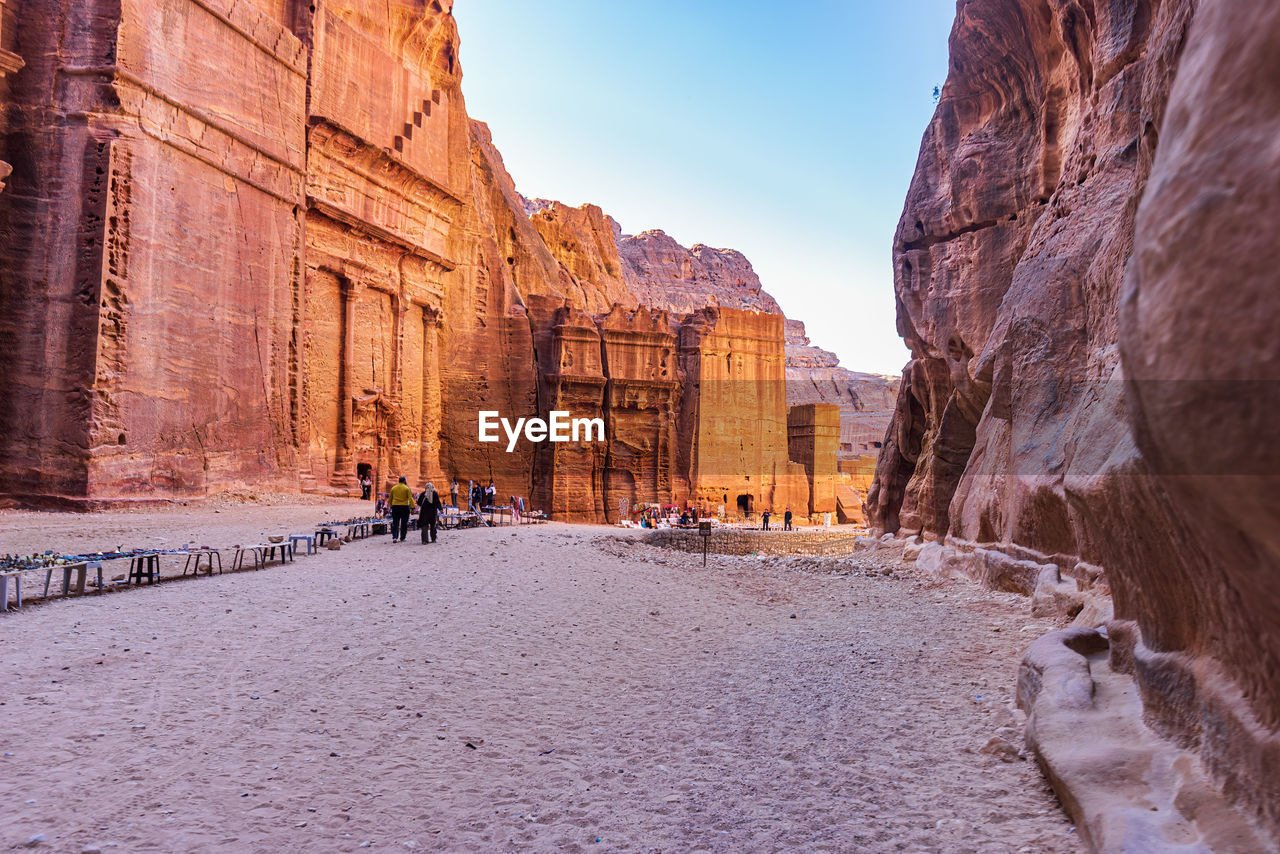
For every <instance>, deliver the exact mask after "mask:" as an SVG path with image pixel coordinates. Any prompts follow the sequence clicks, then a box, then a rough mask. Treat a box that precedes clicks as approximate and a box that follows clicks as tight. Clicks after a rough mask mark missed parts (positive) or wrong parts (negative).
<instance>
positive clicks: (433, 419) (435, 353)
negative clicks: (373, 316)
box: [418, 306, 448, 491]
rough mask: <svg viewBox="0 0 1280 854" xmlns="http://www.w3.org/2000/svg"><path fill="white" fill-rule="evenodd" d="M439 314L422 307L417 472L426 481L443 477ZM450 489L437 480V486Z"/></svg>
mask: <svg viewBox="0 0 1280 854" xmlns="http://www.w3.org/2000/svg"><path fill="white" fill-rule="evenodd" d="M442 325H443V324H442V322H441V319H440V313H439V312H438V311H436V310H435V309H432V308H430V307H428V306H423V307H422V433H421V440H420V444H419V461H418V471H419V472H420V474H421V477H422V478H423V480H430V479H434V478H436V477H443V473H442V472H441V471H440V418H441V413H440V410H441V401H440V327H441V326H442ZM442 488H443V489H445V490H446V491H447V490H448V487H447V485H446V484H442V483H437V484H436V489H437V490H440V489H442Z"/></svg>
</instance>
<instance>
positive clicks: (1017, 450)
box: [869, 0, 1280, 834]
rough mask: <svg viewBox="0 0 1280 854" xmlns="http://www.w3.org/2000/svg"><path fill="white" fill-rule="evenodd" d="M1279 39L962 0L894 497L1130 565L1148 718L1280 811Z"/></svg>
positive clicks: (921, 210) (935, 522)
mask: <svg viewBox="0 0 1280 854" xmlns="http://www.w3.org/2000/svg"><path fill="white" fill-rule="evenodd" d="M1277 45H1280V10H1277V8H1276V7H1275V6H1274V4H1269V3H1263V2H1245V3H1227V2H1223V0H1201V2H1199V3H1192V2H1188V0H1167V2H1163V3H1159V2H1152V0H1139V2H1135V3H1129V4H1110V5H1106V4H1103V5H1098V4H1093V5H1090V6H1081V5H1079V4H1076V3H1057V2H1045V0H974V2H969V3H965V4H962V5H961V6H960V8H959V10H958V12H957V19H956V24H955V28H954V30H953V32H952V39H951V70H950V75H949V77H948V80H947V83H946V85H945V86H944V88H943V91H942V97H941V101H940V103H939V105H938V109H937V112H936V114H935V116H934V119H933V122H932V123H931V125H930V127H929V129H928V131H927V132H926V134H925V138H924V142H923V144H922V146H921V152H920V159H919V163H918V167H917V171H916V174H915V178H914V180H913V182H912V185H911V189H910V192H909V194H908V198H907V203H906V208H905V211H904V213H903V217H902V220H901V222H900V225H899V228H898V234H897V238H896V242H895V247H894V258H895V266H896V271H895V289H896V292H897V298H898V327H899V331H900V333H901V334H902V335H903V337H904V339H905V340H906V342H907V344H908V345H909V347H910V348H911V351H912V357H913V358H912V362H911V364H910V365H909V366H908V369H907V371H906V373H905V375H904V377H903V381H902V388H901V392H900V394H899V398H898V402H897V408H896V412H895V416H894V421H893V424H892V425H891V427H890V429H889V431H888V434H887V437H886V449H885V453H884V454H883V455H882V457H881V459H880V464H879V469H878V474H877V482H876V484H875V486H874V488H873V490H872V493H871V496H870V498H869V504H870V505H871V509H872V518H873V521H874V523H875V524H877V525H879V526H880V527H882V528H885V529H887V530H897V531H902V532H917V531H922V532H924V534H925V535H926V536H928V537H931V538H944V537H945V538H946V539H947V541H948V543H949V544H950V545H951V546H952V547H954V548H955V549H957V550H958V552H959V554H960V557H959V558H958V559H957V565H962V564H963V562H964V559H965V555H966V554H970V553H971V550H972V549H973V548H974V547H976V546H983V547H985V548H989V549H998V550H1001V551H1004V552H1007V553H1011V554H1013V555H1014V556H1017V557H1029V558H1032V559H1034V560H1037V561H1040V562H1049V561H1052V562H1053V563H1056V564H1057V565H1058V566H1059V567H1061V568H1062V569H1063V572H1064V574H1065V575H1069V576H1073V577H1075V578H1076V579H1077V580H1078V581H1079V583H1080V584H1081V585H1082V586H1090V585H1093V586H1097V587H1099V588H1100V589H1104V590H1105V589H1107V588H1109V589H1110V591H1111V592H1112V593H1113V594H1114V605H1115V613H1116V617H1117V619H1116V620H1115V621H1113V622H1112V623H1111V629H1112V631H1111V636H1112V638H1113V646H1112V648H1113V656H1114V657H1115V659H1116V663H1117V664H1118V665H1119V666H1121V667H1127V668H1129V669H1131V670H1132V671H1133V673H1134V674H1135V676H1136V679H1137V682H1138V685H1139V687H1140V688H1141V690H1142V694H1143V699H1144V702H1145V708H1146V714H1147V718H1148V720H1149V721H1150V722H1151V723H1152V724H1153V725H1154V726H1155V727H1156V728H1157V729H1159V730H1160V731H1161V732H1163V733H1165V734H1167V735H1169V736H1171V737H1173V738H1175V739H1177V740H1179V741H1180V742H1182V743H1185V744H1188V745H1191V746H1194V747H1197V748H1199V749H1200V751H1201V755H1202V756H1203V757H1204V758H1205V760H1206V764H1207V765H1208V767H1209V768H1210V769H1211V770H1212V771H1213V772H1214V773H1215V775H1216V776H1217V779H1218V780H1219V782H1220V783H1221V784H1222V785H1223V787H1224V789H1225V790H1226V791H1227V792H1228V794H1229V795H1230V796H1231V797H1232V798H1234V799H1235V800H1237V801H1238V802H1240V803H1241V804H1243V805H1245V806H1246V807H1247V808H1249V809H1250V810H1251V811H1252V813H1253V814H1254V815H1255V817H1257V818H1258V819H1259V821H1260V822H1262V823H1263V825H1264V826H1265V827H1267V828H1270V830H1271V832H1272V833H1273V834H1274V833H1276V832H1277V831H1280V770H1278V769H1280V681H1278V680H1277V678H1276V675H1277V674H1278V673H1280V639H1278V638H1277V635H1276V633H1275V631H1274V627H1275V626H1276V625H1277V623H1278V622H1280V587H1278V585H1277V582H1276V579H1277V578H1278V577H1280V572H1278V570H1280V547H1278V545H1277V541H1276V538H1275V536H1274V534H1273V533H1272V532H1273V531H1275V530H1277V529H1278V527H1277V525H1276V524H1275V523H1276V519H1277V518H1280V513H1278V512H1277V510H1278V509H1280V506H1278V505H1277V496H1278V495H1280V491H1278V490H1277V474H1278V473H1280V467H1278V466H1277V465H1276V459H1275V450H1274V448H1273V447H1272V444H1271V443H1268V442H1266V441H1260V437H1261V436H1263V435H1266V434H1268V433H1269V432H1271V428H1270V426H1269V425H1272V424H1274V423H1275V421H1276V418H1277V416H1278V415H1280V403H1278V402H1277V397H1276V394H1275V389H1276V388H1277V387H1278V386H1277V381H1278V380H1280V350H1277V343H1276V337H1275V335H1274V330H1275V329H1276V328H1277V325H1278V324H1277V320H1280V318H1278V317H1277V311H1278V310H1280V309H1278V308H1277V306H1278V305H1280V303H1277V301H1276V299H1275V294H1276V288H1275V281H1274V279H1275V274H1274V271H1273V270H1271V268H1270V264H1269V262H1268V261H1267V260H1266V259H1267V258H1268V257H1269V253H1267V252H1265V251H1261V250H1260V248H1259V246H1260V245H1261V244H1262V243H1266V242H1267V241H1269V240H1270V239H1271V238H1270V235H1272V234H1274V231H1275V225H1276V223H1277V221H1280V208H1278V207H1277V205H1278V204H1280V202H1278V199H1280V195H1278V194H1277V192H1276V191H1275V181H1274V174H1275V173H1274V169H1275V166H1276V163H1275V159H1276V154H1275V151H1276V149H1275V146H1274V145H1273V144H1272V143H1271V142H1270V141H1271V140H1273V139H1274V135H1275V124H1276V121H1277V116H1278V115H1280V104H1277V101H1276V94H1275V87H1274V85H1272V84H1273V83H1274V55H1275V54H1274V52H1275V49H1276V47H1277ZM1099 568H1101V569H1099Z"/></svg>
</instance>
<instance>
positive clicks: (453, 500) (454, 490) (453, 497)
mask: <svg viewBox="0 0 1280 854" xmlns="http://www.w3.org/2000/svg"><path fill="white" fill-rule="evenodd" d="M449 503H450V504H451V505H453V506H454V507H457V506H458V479H457V478H456V477H455V478H454V479H453V483H451V484H449Z"/></svg>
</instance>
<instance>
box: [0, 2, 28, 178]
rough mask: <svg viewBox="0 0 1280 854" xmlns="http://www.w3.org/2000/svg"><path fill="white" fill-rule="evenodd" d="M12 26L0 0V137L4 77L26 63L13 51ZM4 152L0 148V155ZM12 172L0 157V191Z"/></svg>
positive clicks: (5, 99) (3, 126)
mask: <svg viewBox="0 0 1280 854" xmlns="http://www.w3.org/2000/svg"><path fill="white" fill-rule="evenodd" d="M16 41H17V39H16V38H15V37H14V26H13V12H12V11H11V10H9V9H8V8H7V7H6V4H5V3H4V2H0V138H2V137H3V135H4V134H5V133H7V131H8V121H7V114H8V111H9V109H8V108H9V85H8V83H7V82H6V81H5V78H6V77H7V76H8V75H10V74H15V73H17V72H18V71H20V70H22V67H23V66H24V65H26V63H25V62H23V60H22V57H20V56H18V54H16V53H14V52H13V48H14V47H16V44H15V42H16ZM3 154H4V152H3V151H2V150H0V155H3ZM12 172H13V167H12V166H10V165H9V164H8V163H7V162H5V161H4V160H3V159H0V192H3V191H4V182H5V179H6V178H8V177H9V175H10V174H11V173H12Z"/></svg>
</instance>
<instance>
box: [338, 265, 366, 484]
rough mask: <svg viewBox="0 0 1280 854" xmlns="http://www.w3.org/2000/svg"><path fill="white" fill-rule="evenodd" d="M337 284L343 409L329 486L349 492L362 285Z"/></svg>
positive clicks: (339, 389) (351, 480)
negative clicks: (338, 292) (340, 334)
mask: <svg viewBox="0 0 1280 854" xmlns="http://www.w3.org/2000/svg"><path fill="white" fill-rule="evenodd" d="M338 281H339V283H340V284H341V287H342V364H340V365H339V366H338V393H339V394H340V395H341V398H340V399H341V401H342V408H341V409H340V410H339V411H338V435H337V437H336V438H337V441H336V442H335V443H334V444H335V447H337V449H338V450H337V453H336V454H334V462H333V477H332V479H331V481H330V482H331V484H332V485H333V486H336V487H339V488H350V487H351V486H352V484H353V483H354V482H355V471H354V470H352V468H351V453H352V444H353V443H354V441H355V437H354V436H353V435H352V431H353V430H354V429H355V421H354V414H353V411H352V410H353V408H354V405H355V396H356V388H355V361H356V301H357V300H358V299H359V298H360V292H361V291H362V290H363V285H361V284H360V283H358V282H353V281H351V280H350V279H346V278H342V279H339V280H338Z"/></svg>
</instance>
